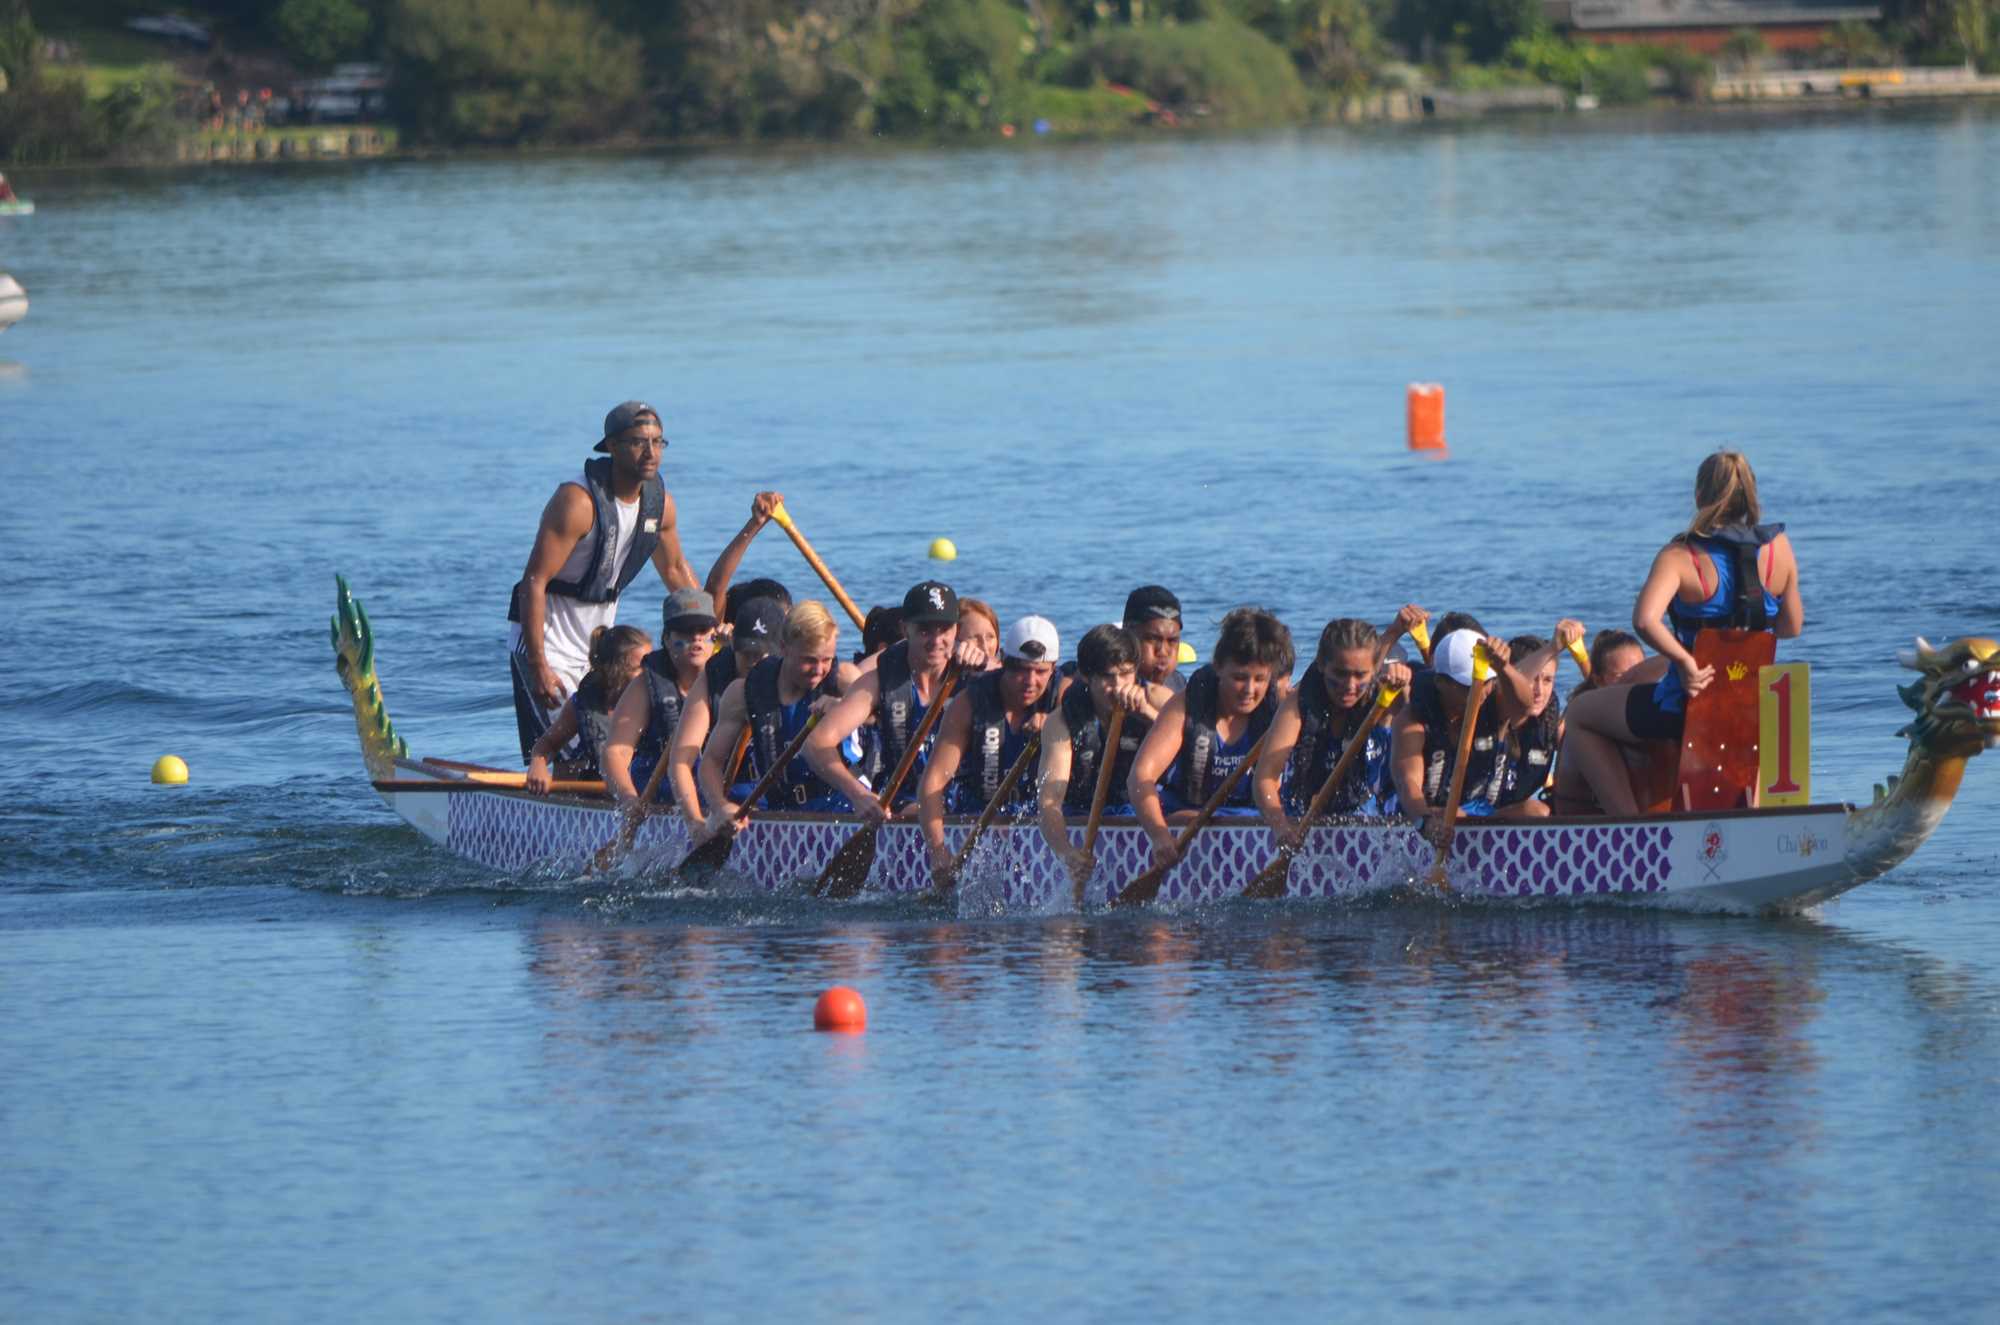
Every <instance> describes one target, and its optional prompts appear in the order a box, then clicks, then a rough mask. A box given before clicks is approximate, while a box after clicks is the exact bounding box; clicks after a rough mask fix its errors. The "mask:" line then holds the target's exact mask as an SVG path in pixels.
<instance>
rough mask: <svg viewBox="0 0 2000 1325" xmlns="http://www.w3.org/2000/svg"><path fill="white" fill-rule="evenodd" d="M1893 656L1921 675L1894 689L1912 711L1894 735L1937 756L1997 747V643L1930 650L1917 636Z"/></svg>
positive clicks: (1953, 644)
mask: <svg viewBox="0 0 2000 1325" xmlns="http://www.w3.org/2000/svg"><path fill="white" fill-rule="evenodd" d="M1896 660H1897V661H1898V662H1900V663H1902V664H1903V666H1905V667H1908V668H1910V669H1912V670H1913V671H1916V672H1918V673H1920V674H1921V675H1920V676H1919V678H1918V679H1917V680H1915V681H1912V682H1911V683H1910V684H1909V685H1906V686H1899V687H1897V689H1896V693H1897V694H1899V695H1901V696H1902V698H1903V702H1904V703H1905V704H1908V705H1909V706H1910V707H1911V708H1912V709H1915V710H1916V713H1917V716H1916V720H1915V721H1913V722H1911V723H1910V725H1909V726H1907V727H1905V728H1903V730H1902V731H1900V732H1898V733H1897V735H1899V736H1903V735H1907V736H1908V737H1909V738H1910V742H1911V744H1913V745H1919V746H1923V747H1925V748H1927V749H1929V750H1930V751H1932V752H1933V753H1935V754H1940V755H1958V756H1960V757H1964V756H1969V755H1975V754H1978V753H1979V752H1980V750H1982V749H2000V644H1996V643H1994V642H1993V641H1992V640H1990V639H1961V640H1953V641H1952V642H1951V643H1949V644H1947V645H1945V646H1944V647H1943V648H1941V649H1934V648H1932V647H1931V645H1930V643H1929V642H1928V641H1926V640H1925V639H1924V637H1923V636H1921V635H1919V636H1918V637H1917V646H1916V647H1915V648H1914V649H1904V650H1902V651H1901V652H1900V653H1898V654H1897V655H1896Z"/></svg>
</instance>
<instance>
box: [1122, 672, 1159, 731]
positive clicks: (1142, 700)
mask: <svg viewBox="0 0 2000 1325" xmlns="http://www.w3.org/2000/svg"><path fill="white" fill-rule="evenodd" d="M1111 702H1112V703H1114V704H1116V705H1117V706H1118V707H1119V708H1122V709H1124V710H1125V711H1126V712H1127V713H1131V714H1134V715H1136V716H1138V717H1141V718H1144V719H1145V720H1146V721H1148V722H1151V721H1152V720H1153V719H1154V718H1157V717H1159V716H1160V710H1159V709H1158V708H1156V707H1155V706H1154V704H1153V701H1152V699H1151V698H1149V697H1148V696H1147V694H1146V687H1144V686H1142V685H1140V684H1139V683H1138V682H1136V681H1133V682H1130V683H1128V684H1126V685H1122V686H1119V687H1118V688H1117V689H1116V690H1113V691H1112V692H1111Z"/></svg>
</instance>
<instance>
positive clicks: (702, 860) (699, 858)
mask: <svg viewBox="0 0 2000 1325" xmlns="http://www.w3.org/2000/svg"><path fill="white" fill-rule="evenodd" d="M819 719H820V715H819V714H817V713H815V714H812V715H811V716H810V717H808V718H807V719H806V724H805V726H803V727H801V728H799V734H798V735H797V736H794V737H793V738H792V739H791V743H790V744H789V745H787V746H786V747H785V748H784V749H783V750H781V751H779V752H778V762H777V763H775V764H773V765H771V767H769V768H767V769H765V770H764V776H763V777H760V778H758V779H757V785H756V786H754V787H752V788H750V794H749V795H748V796H745V797H744V798H743V799H742V801H741V802H739V806H740V808H739V809H738V810H737V812H736V815H735V817H734V818H732V819H731V820H730V821H729V822H728V823H726V824H724V825H722V826H721V827H720V828H718V829H716V830H715V835H714V836H713V837H711V838H709V839H708V841H706V842H703V843H702V844H701V845H700V846H698V847H696V848H695V849H694V850H692V851H690V852H688V854H687V859H686V860H683V861H682V862H681V868H682V869H683V870H688V869H697V870H713V869H720V868H721V867H722V862H723V861H725V860H728V859H729V848H730V845H731V844H732V843H734V842H735V841H736V832H737V829H738V826H739V825H741V824H742V822H743V821H744V820H745V819H746V818H748V817H749V814H750V810H751V808H752V807H754V806H755V805H756V804H757V802H758V801H760V800H763V799H764V796H765V794H766V793H768V792H769V791H770V790H771V788H772V786H773V785H774V784H775V783H776V782H777V780H778V778H779V777H780V776H781V775H782V774H783V773H784V771H785V766H786V765H788V764H790V763H791V762H792V760H794V759H796V758H798V754H799V751H800V750H802V749H804V748H805V744H806V737H808V736H810V735H812V729H813V728H814V727H817V726H818V725H819ZM743 735H744V737H745V738H746V739H745V747H744V748H746V749H747V748H748V739H747V738H748V737H749V735H750V729H749V727H747V726H746V727H745V728H744V729H743ZM730 780H731V781H732V782H733V781H735V779H734V778H733V777H732V778H731V779H730Z"/></svg>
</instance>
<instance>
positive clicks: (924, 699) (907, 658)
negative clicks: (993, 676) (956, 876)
mask: <svg viewBox="0 0 2000 1325" xmlns="http://www.w3.org/2000/svg"><path fill="white" fill-rule="evenodd" d="M954 663H956V664H957V665H958V666H959V668H960V669H961V670H963V671H965V672H970V673H977V672H980V671H983V670H984V669H985V667H986V651H985V650H984V649H982V648H980V647H979V646H978V645H976V644H971V643H963V644H962V643H960V642H959V639H958V595H957V594H955V593H953V592H952V591H951V586H950V585H948V584H940V583H939V582H938V581H936V580H925V581H924V582H923V583H921V584H918V585H914V586H912V587H911V589H910V591H909V592H908V593H907V594H904V595H903V638H902V639H901V640H899V641H898V642H896V643H895V644H892V645H890V646H889V647H888V648H886V649H884V650H882V652H880V653H878V654H876V655H875V656H874V657H873V658H870V659H868V660H867V661H866V662H864V663H863V664H862V668H861V675H860V677H859V678H858V679H857V680H856V681H855V683H854V684H853V685H852V686H851V687H849V688H848V690H847V692H846V693H845V694H843V695H842V696H841V698H840V702H839V703H838V704H836V705H834V706H833V708H832V709H831V710H830V711H829V712H828V713H827V715H826V716H825V717H824V718H822V719H820V723H819V726H817V727H815V728H813V734H812V735H811V736H809V737H807V738H806V760H807V762H808V763H810V764H811V765H812V769H813V771H814V772H815V773H817V774H819V776H820V778H821V780H823V781H824V782H825V783H826V784H827V785H828V786H830V787H832V788H833V789H834V790H835V791H837V792H839V793H840V794H841V795H843V796H845V797H847V800H848V803H849V804H850V805H852V806H853V807H854V809H855V812H856V813H858V814H860V815H861V817H862V818H863V819H865V820H867V821H869V822H871V823H872V822H880V821H881V820H883V819H885V818H887V817H888V816H887V815H886V814H884V813H883V811H882V809H881V806H880V801H879V797H878V796H876V795H873V794H871V793H870V791H869V788H868V785H867V784H866V783H864V782H863V781H862V780H861V779H860V778H858V777H856V776H854V773H853V771H852V770H850V769H849V768H848V767H847V763H846V761H845V760H843V759H842V758H841V757H840V747H841V743H842V742H843V741H845V740H846V739H847V738H848V737H849V736H851V735H853V734H854V732H855V731H856V730H857V729H858V728H859V727H860V726H861V724H863V723H864V722H867V721H868V719H869V718H870V717H875V718H876V729H877V731H878V733H879V736H880V751H881V767H882V776H883V777H885V778H886V777H888V776H889V775H890V774H891V773H893V772H894V771H895V768H896V765H897V763H898V762H900V761H901V760H902V757H903V752H904V751H905V750H906V749H908V748H909V745H910V741H911V740H912V738H914V737H915V736H916V732H917V727H918V725H919V724H921V723H922V722H923V720H924V711H925V710H926V709H928V708H929V707H930V706H931V705H932V704H933V703H935V702H936V700H937V695H938V691H939V690H940V689H942V688H943V686H944V678H945V671H946V669H947V668H949V667H950V666H951V665H952V664H954ZM935 735H936V732H935V731H933V732H932V736H933V737H935ZM922 771H923V759H922V756H921V755H919V757H918V760H917V763H916V764H915V765H914V766H913V779H914V777H916V776H921V774H922ZM915 795H916V793H915V782H914V780H912V781H906V782H904V784H903V786H902V788H901V790H900V791H899V792H898V793H897V798H896V799H897V805H896V809H897V812H898V813H901V812H902V811H903V809H904V807H905V806H906V805H913V804H915ZM905 797H908V798H909V800H908V801H905V800H904V798H905Z"/></svg>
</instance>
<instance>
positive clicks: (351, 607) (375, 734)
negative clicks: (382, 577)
mask: <svg viewBox="0 0 2000 1325" xmlns="http://www.w3.org/2000/svg"><path fill="white" fill-rule="evenodd" d="M333 582H334V584H335V585H336V586H338V590H337V592H336V594H335V596H334V613H333V667H334V670H335V671H337V672H339V673H340V679H341V681H342V682H344V683H345V684H346V686H347V693H348V694H349V695H350V696H352V697H353V699H354V725H355V728H356V729H357V730H358V731H359V732H360V733H361V757H362V759H363V760H364V761H365V762H366V763H367V765H368V773H369V776H371V777H377V778H386V777H389V776H392V775H393V774H394V772H395V767H396V764H395V761H396V760H397V759H406V758H408V757H409V754H410V748H409V746H407V745H405V744H404V743H403V738H402V737H400V736H398V735H397V734H396V728H395V724H393V723H391V722H390V721H389V710H388V709H386V708H384V707H383V706H382V686H381V684H380V683H379V682H377V681H376V679H375V632H374V631H373V630H372V629H371V628H370V627H369V625H368V613H367V612H365V611H363V610H362V607H361V601H360V600H359V599H357V598H356V597H355V596H354V595H353V594H352V593H351V592H350V591H349V590H348V587H347V581H346V579H344V578H343V577H341V576H339V575H336V576H334V577H333Z"/></svg>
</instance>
